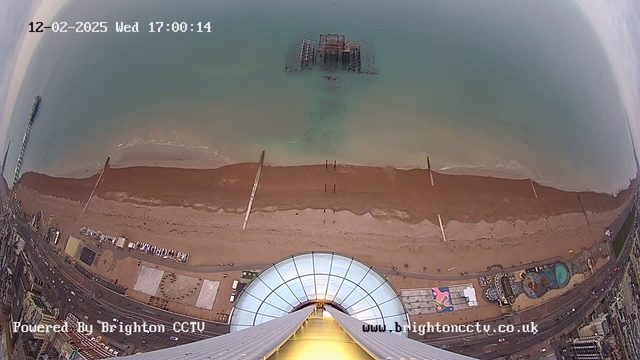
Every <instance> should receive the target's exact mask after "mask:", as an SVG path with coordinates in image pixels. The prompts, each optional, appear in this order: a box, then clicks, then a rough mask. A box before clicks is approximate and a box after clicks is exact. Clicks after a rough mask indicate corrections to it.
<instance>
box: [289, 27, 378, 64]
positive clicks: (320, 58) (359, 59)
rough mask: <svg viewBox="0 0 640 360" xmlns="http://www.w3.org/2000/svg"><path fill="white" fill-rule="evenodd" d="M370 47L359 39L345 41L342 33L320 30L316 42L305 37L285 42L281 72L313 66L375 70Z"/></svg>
mask: <svg viewBox="0 0 640 360" xmlns="http://www.w3.org/2000/svg"><path fill="white" fill-rule="evenodd" d="M374 65H375V58H374V57H373V54H372V53H371V49H370V48H369V47H367V46H363V43H362V42H357V41H347V39H346V37H345V36H344V35H343V34H320V36H319V40H318V43H317V44H315V43H314V42H313V41H311V40H309V39H302V41H300V42H297V43H294V44H291V45H289V51H288V54H287V60H286V62H285V72H288V73H299V72H304V71H307V70H313V68H319V69H321V70H343V71H347V72H354V73H360V74H377V73H378V71H377V69H375V66H374Z"/></svg>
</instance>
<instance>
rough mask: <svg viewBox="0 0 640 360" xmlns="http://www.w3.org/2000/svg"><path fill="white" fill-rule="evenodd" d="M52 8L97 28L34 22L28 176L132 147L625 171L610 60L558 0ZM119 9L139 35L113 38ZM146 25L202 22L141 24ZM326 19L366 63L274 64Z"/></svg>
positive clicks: (554, 178)
mask: <svg viewBox="0 0 640 360" xmlns="http://www.w3.org/2000/svg"><path fill="white" fill-rule="evenodd" d="M56 20H57V21H66V22H68V23H69V24H73V23H75V22H76V21H106V22H107V24H108V26H109V30H108V32H107V33H103V34H95V33H91V34H89V33H73V32H70V33H65V34H62V33H51V32H48V33H45V34H44V35H43V36H44V38H43V40H42V42H41V43H40V45H39V48H38V50H37V51H36V53H35V55H34V59H33V60H32V62H31V65H30V68H29V71H28V73H27V76H26V77H25V80H24V83H23V86H22V87H21V90H20V95H19V97H18V101H17V103H16V107H15V110H14V113H13V117H12V122H11V124H10V129H9V134H10V136H11V140H12V142H11V143H12V144H19V143H20V141H21V139H22V134H23V132H24V129H25V127H26V119H27V115H28V112H29V110H30V107H31V102H32V100H33V96H34V95H36V94H41V95H42V97H43V101H42V104H41V109H40V111H39V114H38V117H37V119H36V122H35V124H34V129H33V131H32V134H31V140H30V143H29V148H28V150H27V154H26V157H25V162H24V166H23V170H25V171H28V170H36V171H41V172H47V173H51V174H58V173H61V172H64V171H70V170H73V169H77V168H82V167H86V166H92V167H95V168H96V169H97V168H98V167H99V166H100V164H101V163H102V162H103V161H104V159H105V158H106V157H107V156H111V157H113V158H114V159H116V160H117V159H118V157H120V156H122V155H123V154H129V153H132V152H135V149H136V148H137V147H140V146H141V144H147V145H146V148H148V147H149V146H150V145H149V144H156V146H158V147H162V148H163V149H164V151H163V154H166V152H167V151H166V149H175V151H176V152H180V151H181V150H184V149H185V148H192V149H196V150H197V151H198V152H200V153H201V154H204V155H203V156H205V157H208V158H210V159H214V160H219V161H220V162H221V163H235V162H243V161H257V159H258V157H259V153H260V151H261V150H266V153H267V157H266V161H267V163H269V164H305V163H324V161H325V159H329V161H333V160H334V159H336V160H337V161H338V162H341V163H354V164H366V165H380V166H386V165H391V166H397V167H425V166H426V161H425V160H426V157H427V156H430V158H431V163H432V166H433V167H434V168H435V169H466V170H467V171H469V172H489V173H492V172H493V171H501V172H503V173H506V174H510V175H511V176H521V177H532V178H534V179H536V180H539V181H542V182H545V183H551V184H555V185H559V186H562V187H565V188H573V189H594V190H600V191H615V190H617V189H620V188H623V187H626V186H627V185H628V180H629V178H630V177H633V176H634V173H635V170H636V169H635V163H634V160H633V154H632V146H631V140H630V136H629V131H628V127H627V122H626V116H625V111H624V107H623V105H622V103H621V100H620V96H619V93H618V89H617V86H616V83H615V80H614V78H613V75H612V72H611V69H610V65H609V62H608V60H607V57H606V55H605V53H604V51H603V49H602V46H601V45H600V42H599V40H598V38H597V37H596V34H595V33H594V31H593V30H592V28H591V26H590V24H589V23H588V22H587V20H586V19H585V17H584V16H583V15H582V13H581V12H580V9H579V8H578V7H577V6H575V4H573V3H572V2H571V1H549V2H544V4H542V3H540V2H539V1H518V2H514V1H509V0H504V1H497V0H495V1H464V2H462V1H417V0H411V1H381V0H368V1H363V0H346V1H335V2H333V1H290V0H265V1H246V0H233V1H231V0H228V1H227V0H223V1H204V0H197V1H188V2H187V1H181V2H177V1H159V0H154V1H150V0H140V1H122V0H114V1H108V2H95V1H79V0H70V1H69V4H68V5H67V6H66V8H65V9H63V10H62V11H61V12H60V13H59V14H58V15H57V16H56ZM119 21H123V22H126V23H133V22H138V23H139V26H140V30H141V32H140V33H127V34H124V33H116V32H115V22H119ZM152 21H162V22H165V23H171V22H174V21H178V22H182V21H184V22H186V23H188V24H196V23H197V22H203V23H206V22H210V23H211V30H212V31H211V33H206V32H205V33H196V32H191V31H187V32H186V33H175V34H174V33H167V32H164V33H150V32H148V29H149V25H148V24H149V22H152ZM329 32H330V33H341V34H345V36H346V37H347V39H348V40H353V41H364V42H365V44H366V45H365V46H367V50H368V51H369V52H370V53H372V54H374V56H375V60H376V66H377V68H378V70H379V74H378V75H358V74H352V73H350V74H347V73H341V72H337V73H334V74H332V75H334V76H337V80H335V81H330V80H326V79H324V78H323V74H322V73H321V72H318V71H313V72H310V73H304V74H287V73H285V72H284V65H285V57H286V55H287V49H288V47H289V46H290V45H291V44H292V43H297V42H298V41H299V40H300V39H302V38H304V37H306V38H310V39H311V40H314V41H317V37H318V35H319V34H320V33H329ZM18 148H19V146H18V145H16V146H15V147H13V148H12V149H11V151H10V153H9V161H8V163H9V164H10V165H11V166H7V168H8V169H7V170H6V171H5V175H7V174H8V173H9V172H11V171H12V164H14V162H15V159H16V158H17V154H18ZM146 148H145V149H146Z"/></svg>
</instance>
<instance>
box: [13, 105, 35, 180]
mask: <svg viewBox="0 0 640 360" xmlns="http://www.w3.org/2000/svg"><path fill="white" fill-rule="evenodd" d="M40 99H41V97H40V95H37V96H36V98H35V100H34V101H33V105H32V106H31V113H29V122H28V123H27V130H26V131H25V132H24V136H23V137H22V147H20V154H19V155H18V161H17V162H16V168H15V170H14V171H13V182H12V185H11V186H12V187H13V186H15V185H16V183H17V182H18V180H19V179H20V175H21V173H20V169H21V168H22V161H23V160H24V154H25V152H26V151H27V144H28V143H29V135H30V134H31V127H32V126H33V120H34V119H35V118H36V112H37V110H38V104H40Z"/></svg>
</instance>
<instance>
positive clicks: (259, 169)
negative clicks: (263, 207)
mask: <svg viewBox="0 0 640 360" xmlns="http://www.w3.org/2000/svg"><path fill="white" fill-rule="evenodd" d="M263 163H264V150H262V154H261V155H260V162H259V163H258V171H256V180H255V181H254V182H253V189H252V190H251V197H250V198H249V206H247V213H246V214H245V216H244V223H243V224H242V230H244V229H245V228H246V227H247V222H249V215H250V214H251V206H253V199H255V197H256V191H257V190H258V183H259V182H260V174H261V173H262V164H263Z"/></svg>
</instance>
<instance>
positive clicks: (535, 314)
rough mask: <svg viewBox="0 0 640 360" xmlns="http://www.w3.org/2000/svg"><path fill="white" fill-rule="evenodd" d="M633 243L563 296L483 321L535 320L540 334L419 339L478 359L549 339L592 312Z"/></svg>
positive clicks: (619, 272)
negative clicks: (498, 317) (499, 317)
mask: <svg viewBox="0 0 640 360" xmlns="http://www.w3.org/2000/svg"><path fill="white" fill-rule="evenodd" d="M632 233H633V231H632V232H631V233H630V235H631V234H632ZM632 243H633V237H632V236H630V237H629V238H628V239H627V241H626V242H625V247H624V249H623V252H622V253H621V254H620V256H619V257H618V259H617V260H615V261H611V262H609V263H607V264H605V266H603V267H602V268H601V269H600V270H599V271H598V272H597V273H596V274H594V276H592V277H590V278H588V279H586V280H585V281H584V282H583V283H582V284H580V285H578V286H577V287H576V288H575V289H573V290H571V291H569V292H567V293H565V294H563V295H562V296H560V297H558V298H556V299H554V300H551V301H549V302H548V303H546V304H544V305H540V306H538V307H535V308H532V309H530V310H526V311H523V312H521V313H519V314H516V315H514V316H509V317H505V318H502V319H496V320H490V321H485V322H481V324H489V325H491V326H492V328H493V329H495V328H497V326H498V325H500V324H513V325H516V326H518V325H521V324H528V323H530V322H532V321H533V322H535V323H536V324H537V326H538V331H539V332H538V333H537V334H523V333H517V332H516V333H511V334H484V333H482V334H477V335H476V334H473V335H470V334H428V336H427V337H426V338H423V339H419V341H422V342H426V343H429V344H430V345H435V346H441V347H443V348H446V349H447V350H450V351H454V352H457V353H462V354H465V355H469V356H473V357H476V358H479V359H493V358H496V357H500V356H505V355H510V354H513V353H516V352H518V351H520V350H522V349H525V348H528V347H531V346H533V345H535V344H538V343H540V342H542V341H544V340H546V339H549V338H550V337H552V336H554V335H555V334H557V333H559V332H560V331H562V330H563V329H565V328H567V327H569V326H570V325H572V324H574V323H575V322H578V321H580V320H581V319H583V318H584V317H585V316H586V315H588V314H589V313H591V312H592V311H593V309H594V308H595V307H596V306H597V304H598V303H599V302H600V301H602V299H603V298H604V295H605V294H606V293H607V292H608V291H609V290H610V289H611V288H612V287H613V286H614V285H616V284H618V283H619V282H620V281H621V280H622V276H623V273H624V271H623V270H624V266H625V265H626V263H627V261H628V260H629V256H630V253H631V248H632ZM499 339H500V340H499Z"/></svg>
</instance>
